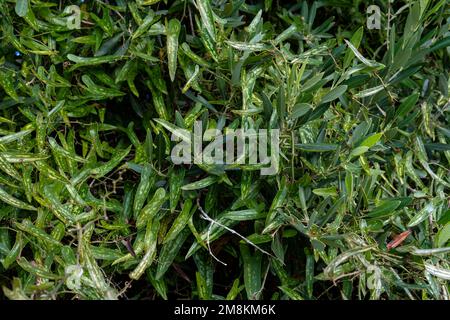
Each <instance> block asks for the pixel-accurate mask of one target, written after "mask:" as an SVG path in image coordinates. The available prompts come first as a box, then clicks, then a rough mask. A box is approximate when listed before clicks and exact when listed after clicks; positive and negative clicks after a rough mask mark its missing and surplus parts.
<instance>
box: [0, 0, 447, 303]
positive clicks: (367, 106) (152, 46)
mask: <svg viewBox="0 0 450 320" xmlns="http://www.w3.org/2000/svg"><path fill="white" fill-rule="evenodd" d="M369 2H371V3H369ZM372 2H373V3H372ZM370 4H376V5H378V6H379V8H380V11H381V16H380V18H381V21H380V22H381V29H380V30H368V29H367V28H366V19H367V17H368V14H366V9H367V6H368V5H370ZM70 5H77V6H79V8H80V10H81V28H80V29H71V28H69V26H70V24H68V21H69V22H70V21H72V22H76V20H74V19H75V18H76V10H75V11H70V10H68V11H64V10H65V8H67V7H68V6H70ZM73 14H75V16H73ZM70 15H72V16H70ZM68 16H70V17H68ZM449 26H450V6H449V2H448V1H446V0H420V1H419V0H409V1H395V3H392V5H391V6H388V4H387V1H375V0H374V1H360V0H342V1H327V0H323V1H316V2H313V1H300V0H299V1H276V0H273V1H272V0H265V1H256V0H253V1H252V0H177V1H167V0H166V1H158V0H137V1H125V0H116V1H113V0H111V1H108V0H103V1H88V0H86V1H40V0H1V1H0V261H1V263H0V286H1V287H2V290H1V291H2V293H1V294H0V295H3V298H4V299H73V298H77V299H116V298H128V299H161V298H164V299H167V298H171V299H180V298H188V299H263V298H264V299H369V298H370V299H448V298H449V282H448V281H449V280H450V263H449V259H448V257H449V256H448V254H449V252H450V248H449V246H450V244H449V238H450V210H449V202H450V199H449V193H448V192H449V189H450V172H449V168H450V166H449V164H450V146H449V141H450V127H449V118H450V100H449V87H450V81H449V75H448V72H449V66H450V59H449V57H450V47H449V46H450V31H449ZM196 120H199V121H202V122H203V126H204V128H217V129H221V130H222V129H224V128H238V127H243V128H253V129H258V128H263V129H280V131H281V144H280V148H281V149H280V150H281V154H280V160H279V164H278V165H279V172H278V174H277V175H274V176H260V174H259V170H255V169H258V168H254V167H249V166H245V165H239V166H235V167H224V166H218V165H209V166H208V165H192V166H188V165H184V166H174V165H173V164H172V163H171V161H170V158H169V156H170V151H171V148H172V146H173V142H171V141H170V136H171V132H173V131H174V130H176V129H177V128H184V129H187V130H189V131H192V130H193V124H194V122H195V121H196ZM185 139H186V140H189V139H190V138H189V137H185Z"/></svg>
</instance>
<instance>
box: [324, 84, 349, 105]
mask: <svg viewBox="0 0 450 320" xmlns="http://www.w3.org/2000/svg"><path fill="white" fill-rule="evenodd" d="M345 91H347V86H346V85H341V86H338V87H336V88H334V89H332V90H331V91H330V92H328V93H327V94H326V95H325V96H324V97H323V98H322V100H321V101H320V104H322V103H327V102H331V101H333V100H336V99H337V98H339V97H340V96H342V95H343V94H344V93H345Z"/></svg>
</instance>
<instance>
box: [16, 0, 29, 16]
mask: <svg viewBox="0 0 450 320" xmlns="http://www.w3.org/2000/svg"><path fill="white" fill-rule="evenodd" d="M28 2H29V0H16V7H15V11H16V13H17V15H18V16H19V17H25V16H26V15H27V13H28V5H29V3H28Z"/></svg>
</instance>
